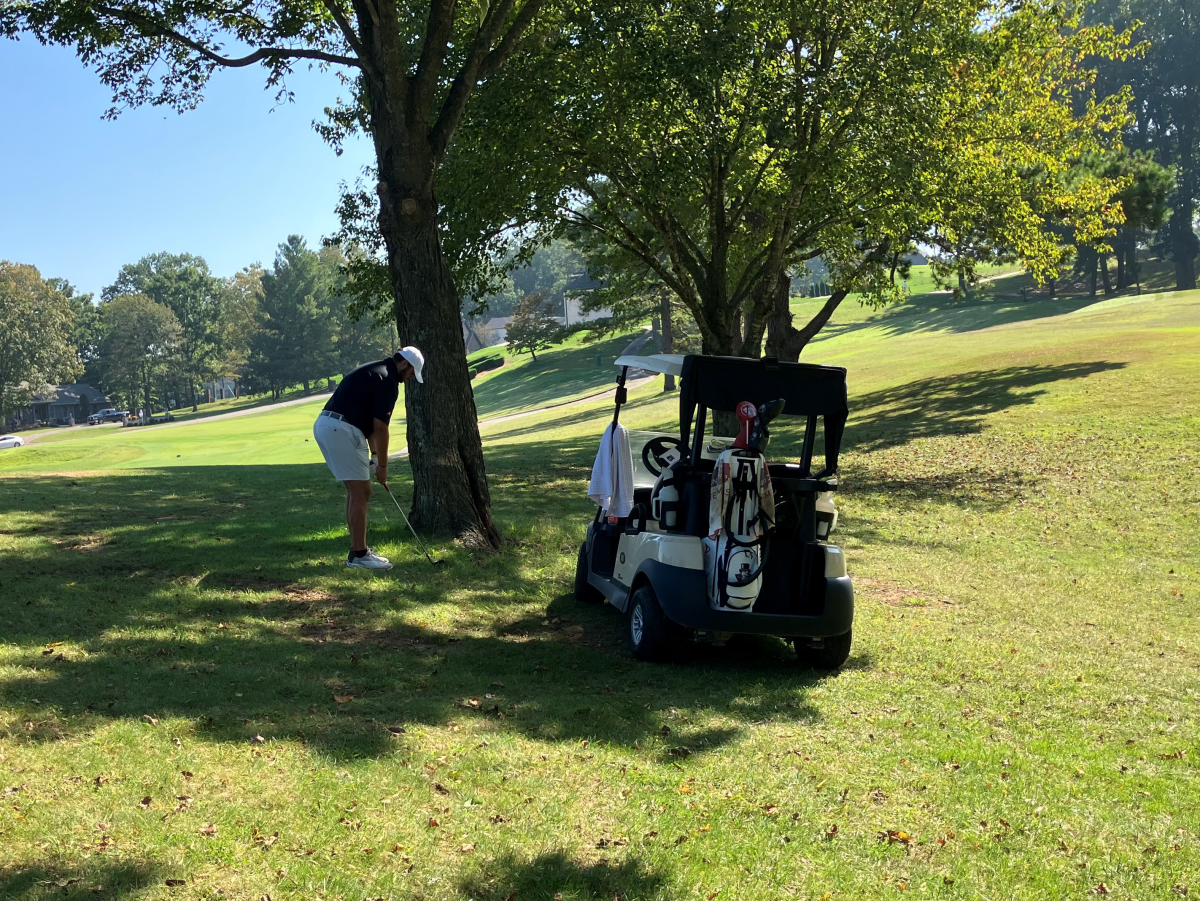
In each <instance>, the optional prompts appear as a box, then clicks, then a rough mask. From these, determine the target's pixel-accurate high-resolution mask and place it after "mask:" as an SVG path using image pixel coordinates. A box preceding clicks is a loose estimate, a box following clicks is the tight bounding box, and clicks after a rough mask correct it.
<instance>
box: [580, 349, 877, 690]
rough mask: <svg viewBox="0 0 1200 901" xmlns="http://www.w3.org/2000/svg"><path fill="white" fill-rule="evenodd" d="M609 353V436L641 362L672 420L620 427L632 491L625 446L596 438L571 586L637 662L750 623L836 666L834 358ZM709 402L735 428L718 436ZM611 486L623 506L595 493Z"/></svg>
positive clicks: (847, 638)
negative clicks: (672, 382) (675, 388)
mask: <svg viewBox="0 0 1200 901" xmlns="http://www.w3.org/2000/svg"><path fill="white" fill-rule="evenodd" d="M616 365H617V368H618V370H620V376H619V378H618V384H619V386H620V388H619V389H618V391H617V402H616V409H615V410H614V412H613V421H612V429H613V431H612V432H611V433H606V434H616V430H617V426H618V423H619V419H620V415H621V407H622V405H623V404H624V402H625V397H624V393H625V392H624V390H623V389H624V384H625V381H626V379H627V377H628V376H629V375H630V373H637V372H639V371H641V372H652V373H664V374H669V375H674V376H676V377H678V378H679V382H680V388H679V431H678V432H677V433H675V434H670V433H666V432H641V431H628V430H626V431H625V432H624V433H623V434H624V436H627V439H628V441H627V444H626V445H625V446H626V447H627V448H628V450H627V451H625V452H624V453H625V454H626V455H628V454H629V453H630V452H632V458H633V461H632V465H633V467H634V473H633V475H632V478H631V481H632V485H633V490H632V492H630V491H629V489H628V487H627V486H628V484H629V482H628V481H625V480H624V477H617V474H618V473H619V472H621V469H620V468H619V467H618V465H617V464H618V463H619V464H620V466H627V465H630V464H626V463H625V462H624V461H625V460H628V456H626V457H625V458H624V459H623V460H619V459H618V458H617V456H616V455H615V453H614V452H612V451H610V450H608V448H609V447H610V446H616V445H615V443H611V442H608V441H607V439H602V441H601V450H600V452H599V453H597V457H596V465H595V466H594V467H593V472H592V477H593V484H590V485H589V496H591V497H592V498H593V500H594V501H595V502H596V504H597V508H598V509H597V511H596V514H595V516H594V518H593V520H592V522H591V524H590V525H589V526H588V529H587V536H586V538H585V540H584V542H583V544H582V546H581V547H580V549H579V555H578V560H577V563H576V570H575V595H576V597H577V598H579V600H581V601H585V602H587V601H601V600H602V601H605V602H607V603H609V604H611V605H612V606H613V607H614V608H616V609H617V610H619V611H621V612H622V613H623V614H625V617H626V620H627V625H628V632H627V637H628V639H629V645H630V649H631V650H632V652H633V654H634V656H635V657H637V658H638V659H641V660H661V659H665V658H667V657H669V656H671V654H672V649H673V648H675V647H676V646H677V645H678V644H679V643H680V642H682V641H693V642H697V643H704V642H712V643H715V644H719V643H723V642H724V641H725V640H726V639H727V638H729V637H730V636H732V635H737V634H754V635H775V636H779V637H782V638H786V639H788V640H790V641H792V642H793V643H794V645H795V649H796V654H797V656H798V657H799V658H800V661H801V662H802V663H803V664H805V665H809V666H814V667H818V668H821V669H837V668H838V667H839V666H841V665H842V664H843V663H844V662H845V660H846V658H847V656H848V655H849V653H850V645H851V638H852V634H851V633H852V625H853V620H854V588H853V585H852V583H851V580H850V578H849V576H848V575H847V573H846V565H845V555H844V554H843V552H842V550H841V548H839V547H838V546H837V545H836V544H834V543H833V542H832V540H831V533H832V532H833V531H834V530H835V528H836V526H837V520H838V511H837V505H836V504H835V503H834V501H833V494H832V493H833V492H834V491H836V490H837V487H838V486H837V478H836V475H837V467H838V453H839V451H840V449H841V442H842V435H843V433H844V431H845V426H846V417H847V415H848V407H847V403H846V370H844V369H841V368H838V367H833V366H812V365H808V364H803V363H781V362H778V361H776V360H771V359H766V360H748V359H742V358H740V357H703V356H675V355H671V354H649V355H640V356H639V355H628V356H622V357H619V358H618V359H617V361H616ZM718 413H728V414H731V416H730V417H729V420H731V421H730V422H729V424H730V425H733V420H736V422H737V423H740V426H738V427H736V429H731V430H730V431H734V430H736V431H737V437H736V438H735V437H733V436H732V435H715V434H714V430H713V429H712V428H711V424H712V423H711V421H713V420H716V419H717V418H718V417H717V415H716V414H718ZM721 418H722V420H724V417H721ZM721 424H722V425H725V422H724V421H722V423H721ZM768 426H769V427H770V429H769V431H768ZM721 431H725V430H724V429H721ZM770 432H774V433H775V434H774V439H773V441H772V444H771V447H770V448H768V447H767V443H768V440H770V439H771V435H770ZM605 454H612V456H605ZM818 456H819V457H821V461H820V463H819V464H817V471H816V472H814V462H813V461H814V457H818ZM610 461H611V462H610ZM623 486H624V487H623ZM651 486H653V487H651ZM619 490H624V491H625V492H626V493H625V494H624V495H623V498H624V500H622V502H621V504H620V505H619V506H618V507H617V509H619V510H620V512H619V513H614V512H613V511H612V510H610V509H608V506H606V505H605V504H603V503H602V502H601V500H597V498H598V497H599V498H615V497H617V496H618V491H619ZM710 505H715V506H714V507H713V509H712V510H710ZM710 513H711V514H712V515H711V516H710ZM772 513H773V515H772Z"/></svg>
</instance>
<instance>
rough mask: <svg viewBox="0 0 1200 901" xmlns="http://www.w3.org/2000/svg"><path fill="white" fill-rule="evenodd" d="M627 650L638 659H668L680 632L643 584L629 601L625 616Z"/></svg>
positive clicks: (652, 593) (680, 635) (651, 591)
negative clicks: (627, 640) (627, 639)
mask: <svg viewBox="0 0 1200 901" xmlns="http://www.w3.org/2000/svg"><path fill="white" fill-rule="evenodd" d="M626 635H627V637H628V638H629V650H630V651H631V652H632V653H633V656H634V657H635V658H636V659H638V660H650V661H661V660H667V659H669V658H670V657H671V656H672V655H673V654H674V653H675V652H676V651H677V650H678V649H679V644H680V638H681V637H682V632H681V630H680V628H679V626H677V625H676V624H675V623H673V622H671V621H670V620H669V619H667V615H666V614H665V613H663V609H662V605H661V604H659V603H658V598H656V597H655V596H654V589H653V588H651V587H650V586H649V585H643V586H642V587H641V588H639V589H638V590H637V591H635V592H634V593H633V597H631V598H630V599H629V610H628V613H627V617H626Z"/></svg>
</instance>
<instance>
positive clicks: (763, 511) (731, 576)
mask: <svg viewBox="0 0 1200 901" xmlns="http://www.w3.org/2000/svg"><path fill="white" fill-rule="evenodd" d="M708 503H709V506H708V515H709V529H708V531H709V534H708V537H706V538H704V539H703V541H702V543H703V546H704V568H705V575H706V577H707V582H708V601H709V604H710V605H711V606H713V607H715V608H717V609H724V610H746V611H749V610H753V609H754V602H755V601H757V600H758V595H759V592H760V591H761V590H762V570H763V566H764V565H765V564H766V562H767V535H768V532H769V530H770V529H771V528H772V527H773V526H774V525H775V494H774V491H773V490H772V488H771V475H770V473H769V472H768V470H767V460H766V458H765V457H764V456H763V455H762V454H761V453H760V452H759V451H758V450H756V449H750V448H730V449H729V450H726V451H724V452H722V454H721V455H720V456H719V457H717V461H716V464H715V466H714V467H713V477H712V484H711V486H710V489H709V502H708Z"/></svg>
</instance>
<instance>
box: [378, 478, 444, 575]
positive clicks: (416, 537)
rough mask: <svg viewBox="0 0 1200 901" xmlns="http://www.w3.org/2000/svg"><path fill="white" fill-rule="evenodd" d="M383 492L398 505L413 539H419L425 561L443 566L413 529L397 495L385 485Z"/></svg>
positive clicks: (418, 542)
mask: <svg viewBox="0 0 1200 901" xmlns="http://www.w3.org/2000/svg"><path fill="white" fill-rule="evenodd" d="M383 490H384V491H386V492H387V493H388V497H390V498H391V499H392V501H393V502H394V503H395V504H396V509H397V510H399V511H400V515H401V516H403V517H404V524H405V525H406V526H408V530H409V531H410V532H412V534H413V538H415V539H417V544H419V545H420V546H421V552H422V553H423V554H424V555H425V559H426V560H428V561H429V562H430V564H431V565H433V566H438V565H439V564H441V563H442V561H441V560H434V559H433V558H432V557H431V556H429V551H428V550H426V548H425V542H424V541H422V540H421V536H420V535H418V534H417V530H416V529H414V528H413V527H412V523H411V522H409V521H408V514H406V513H405V512H404V508H403V507H401V506H400V501H398V500H396V495H394V494H392V489H391V488H389V487H388V486H387V485H386V484H385V485H384V486H383Z"/></svg>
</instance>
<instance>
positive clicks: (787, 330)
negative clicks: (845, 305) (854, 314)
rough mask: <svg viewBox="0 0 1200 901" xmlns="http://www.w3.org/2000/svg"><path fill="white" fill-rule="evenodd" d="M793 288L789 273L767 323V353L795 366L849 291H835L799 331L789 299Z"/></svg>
mask: <svg viewBox="0 0 1200 901" xmlns="http://www.w3.org/2000/svg"><path fill="white" fill-rule="evenodd" d="M790 285H791V279H789V278H788V277H787V273H786V272H785V273H781V275H780V277H779V281H778V283H777V284H776V286H775V301H774V304H773V308H772V312H771V318H770V320H768V323H767V335H768V337H767V350H768V352H769V353H770V354H771V355H772V356H775V357H778V358H779V359H781V360H783V361H785V362H788V363H795V362H798V361H799V359H800V353H801V351H803V350H804V348H805V347H807V346H808V343H809V342H810V341H812V339H813V338H815V337H816V336H817V334H818V333H819V332H820V331H821V329H823V328H824V327H825V324H826V323H827V322H829V319H830V317H831V316H833V314H834V311H835V310H837V308H838V306H839V305H840V304H841V302H842V301H843V300H845V299H846V294H847V293H848V292H846V291H844V290H841V289H839V290H837V291H834V292H833V293H832V294H830V295H829V298H828V300H826V301H825V303H824V304H822V305H821V309H820V310H818V311H817V312H816V314H815V315H814V316H813V317H812V318H811V319H810V320H808V323H807V324H806V325H805V326H804V327H803V328H799V329H798V328H796V327H795V326H794V325H792V311H791V304H790V298H789V296H788V289H789V287H790Z"/></svg>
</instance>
